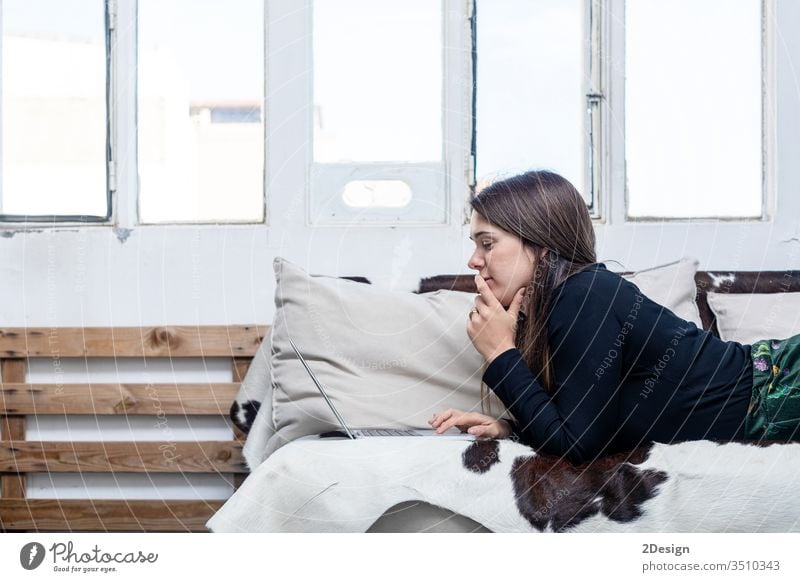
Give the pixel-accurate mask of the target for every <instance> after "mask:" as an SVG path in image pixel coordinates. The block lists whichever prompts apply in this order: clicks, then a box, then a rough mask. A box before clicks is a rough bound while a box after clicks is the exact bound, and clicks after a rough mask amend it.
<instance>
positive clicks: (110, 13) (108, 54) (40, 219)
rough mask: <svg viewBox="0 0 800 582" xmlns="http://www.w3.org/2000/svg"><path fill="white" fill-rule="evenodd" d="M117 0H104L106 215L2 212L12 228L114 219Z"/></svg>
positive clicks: (2, 222)
mask: <svg viewBox="0 0 800 582" xmlns="http://www.w3.org/2000/svg"><path fill="white" fill-rule="evenodd" d="M117 1H118V0H103V12H104V15H103V25H104V27H105V31H104V34H103V38H104V43H105V71H104V72H105V76H106V83H105V85H106V90H105V105H106V111H105V112H106V121H105V129H106V136H105V137H106V140H105V141H106V146H105V157H106V159H105V168H106V180H105V182H106V215H105V216H95V215H88V214H37V215H28V214H8V213H4V212H0V225H3V226H5V225H8V226H9V227H11V228H23V229H27V228H31V227H45V226H48V225H49V226H66V227H75V226H109V225H112V224H113V223H114V194H115V192H116V187H117V186H116V181H115V178H116V140H115V139H114V133H115V132H114V119H115V117H116V116H115V108H114V102H115V90H114V87H115V83H114V58H113V47H114V46H115V44H116V33H117ZM1 33H2V6H1V5H0V59H2V54H3V53H2V51H3V46H2V45H3V42H2V34H1ZM2 85H3V84H2V82H0V132H2ZM2 154H3V151H2V134H0V173H2V167H3V166H2V164H3V155H2ZM2 201H3V185H2V180H0V208H2Z"/></svg>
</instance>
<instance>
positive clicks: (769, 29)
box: [595, 0, 777, 224]
mask: <svg viewBox="0 0 800 582" xmlns="http://www.w3.org/2000/svg"><path fill="white" fill-rule="evenodd" d="M595 1H598V2H603V3H604V4H605V5H606V9H604V10H603V13H604V16H605V18H606V19H607V20H613V21H614V22H615V25H614V27H615V30H614V31H613V32H610V34H609V37H611V36H612V35H613V37H614V41H613V47H614V50H615V52H614V53H612V54H610V56H611V59H609V60H610V61H613V62H618V63H622V65H621V66H618V67H616V68H615V69H616V70H615V73H614V74H615V77H614V79H613V81H612V82H613V83H614V84H615V87H616V90H615V92H614V99H613V102H612V103H611V104H610V105H611V106H610V110H611V114H612V115H613V118H614V119H615V120H616V123H617V127H619V131H615V132H614V133H613V134H610V135H608V136H606V139H607V140H609V141H610V142H611V147H612V148H613V149H614V154H616V155H617V156H621V159H622V161H623V164H622V167H619V166H617V167H615V168H613V169H612V174H613V175H615V176H616V177H617V179H616V180H615V182H614V183H613V184H612V185H611V187H612V188H613V189H614V190H615V191H617V192H621V193H622V194H623V196H622V197H621V199H620V200H619V204H617V205H615V206H616V208H615V209H614V220H615V222H624V223H638V224H648V223H651V224H652V223H657V224H663V223H666V222H670V223H718V222H728V223H758V222H770V221H772V220H773V218H774V217H775V214H776V209H777V192H776V158H777V155H776V154H777V145H776V144H777V128H776V123H775V120H776V109H777V107H776V99H777V85H776V71H775V69H776V60H775V56H776V53H775V41H776V34H777V33H776V30H775V26H776V18H775V15H776V6H775V2H776V0H761V104H762V105H761V215H760V216H757V217H737V216H734V217H731V216H719V217H715V216H708V217H658V216H656V217H652V216H629V215H628V203H629V196H630V194H629V191H628V181H627V177H626V170H625V164H624V160H625V159H626V157H625V145H626V144H625V105H624V103H625V95H624V93H625V28H624V27H625V18H624V15H625V3H626V2H627V1H630V0H595ZM610 15H615V16H614V17H613V18H610V19H609V16H610ZM612 155H613V154H612ZM620 178H621V179H620Z"/></svg>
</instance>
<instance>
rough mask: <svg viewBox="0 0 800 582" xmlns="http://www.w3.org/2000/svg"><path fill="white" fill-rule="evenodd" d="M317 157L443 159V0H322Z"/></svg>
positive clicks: (317, 11) (318, 6)
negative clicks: (397, 0) (441, 0)
mask: <svg viewBox="0 0 800 582" xmlns="http://www.w3.org/2000/svg"><path fill="white" fill-rule="evenodd" d="M313 20H314V24H313V37H312V38H313V45H314V50H313V53H314V57H313V58H314V160H315V161H317V162H352V161H356V162H370V161H414V162H420V161H438V160H441V158H442V55H443V47H442V3H441V2H436V1H434V0H406V1H404V2H375V0H315V2H314V17H313Z"/></svg>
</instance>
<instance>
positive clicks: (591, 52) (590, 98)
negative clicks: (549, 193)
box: [469, 0, 610, 220]
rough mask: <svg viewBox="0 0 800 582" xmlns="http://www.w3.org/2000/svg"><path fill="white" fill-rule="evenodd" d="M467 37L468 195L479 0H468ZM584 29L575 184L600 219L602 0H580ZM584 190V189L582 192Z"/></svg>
mask: <svg viewBox="0 0 800 582" xmlns="http://www.w3.org/2000/svg"><path fill="white" fill-rule="evenodd" d="M469 1H470V6H471V11H470V12H471V14H470V27H471V28H470V30H471V34H470V40H471V50H470V54H471V59H472V79H473V81H472V102H471V113H472V115H471V120H472V127H471V136H470V163H469V172H470V174H469V199H470V200H472V199H473V198H474V197H475V196H476V195H477V191H476V190H477V156H478V155H480V152H479V151H478V147H477V139H478V138H477V87H478V82H477V59H478V58H479V57H480V52H479V51H480V49H479V47H478V43H477V27H478V24H477V4H478V3H479V2H480V1H481V0H469ZM583 26H584V32H585V35H586V39H587V42H586V43H585V46H584V57H585V60H584V62H585V65H584V69H583V71H582V75H583V78H584V80H585V82H584V88H583V99H584V103H585V105H586V109H585V114H584V120H583V128H584V130H585V132H584V140H583V141H584V145H583V149H584V166H583V173H584V180H583V181H584V184H583V187H579V190H580V191H581V192H582V194H585V196H586V197H587V198H588V199H589V201H588V202H587V205H586V206H587V209H588V210H589V215H590V216H591V217H592V219H595V220H601V219H603V216H604V214H603V212H602V203H603V200H604V199H605V197H606V188H607V175H606V171H607V170H606V168H607V163H605V161H604V160H605V159H606V152H607V147H608V146H607V142H608V134H607V131H606V127H607V123H608V107H607V105H606V102H607V99H606V96H607V87H606V80H607V79H608V63H609V62H610V59H609V58H608V55H609V45H608V19H607V10H605V1H604V0H584V25H583ZM583 190H586V192H583Z"/></svg>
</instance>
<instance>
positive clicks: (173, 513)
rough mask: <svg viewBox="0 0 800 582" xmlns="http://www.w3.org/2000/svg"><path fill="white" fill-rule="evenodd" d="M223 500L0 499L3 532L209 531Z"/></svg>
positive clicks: (0, 518)
mask: <svg viewBox="0 0 800 582" xmlns="http://www.w3.org/2000/svg"><path fill="white" fill-rule="evenodd" d="M224 503H225V502H224V501H219V500H215V501H189V500H170V499H167V500H161V499H137V500H114V499H92V500H88V499H0V530H3V531H20V530H21V531H42V532H52V531H70V532H76V531H133V532H156V531H159V532H170V531H171V532H189V531H193V532H207V531H208V528H206V526H205V523H206V522H207V521H208V520H209V519H211V516H212V515H214V514H215V513H216V512H217V511H219V509H220V508H221V507H222V505H223V504H224Z"/></svg>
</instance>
